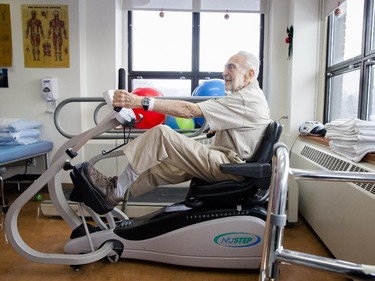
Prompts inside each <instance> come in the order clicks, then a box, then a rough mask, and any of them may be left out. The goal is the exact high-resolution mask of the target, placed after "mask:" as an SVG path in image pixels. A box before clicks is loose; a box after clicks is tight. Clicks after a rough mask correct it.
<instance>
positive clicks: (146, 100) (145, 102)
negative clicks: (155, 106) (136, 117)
mask: <svg viewBox="0 0 375 281" xmlns="http://www.w3.org/2000/svg"><path fill="white" fill-rule="evenodd" d="M141 104H142V107H143V110H144V111H147V110H148V107H149V105H150V99H149V98H143V99H142V101H141Z"/></svg>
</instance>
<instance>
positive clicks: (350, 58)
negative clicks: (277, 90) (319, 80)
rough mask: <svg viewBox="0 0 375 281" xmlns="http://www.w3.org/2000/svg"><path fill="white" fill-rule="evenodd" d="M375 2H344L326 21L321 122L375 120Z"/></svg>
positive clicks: (371, 0)
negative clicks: (324, 99) (322, 118)
mask: <svg viewBox="0 0 375 281" xmlns="http://www.w3.org/2000/svg"><path fill="white" fill-rule="evenodd" d="M374 2H375V0H357V1H348V0H347V1H345V2H344V3H343V4H341V5H340V7H339V8H340V9H341V13H335V12H333V13H332V14H331V15H329V18H328V55H327V72H326V74H327V76H326V77H327V78H326V105H325V116H324V119H325V120H324V121H325V122H330V121H332V120H335V119H340V118H349V119H350V118H355V117H357V118H360V119H363V120H370V121H375V100H374V95H375V92H374V91H375V90H374V79H375V76H374V71H375V69H374V64H375V40H374V36H375V23H374V12H375V8H374V6H375V5H374Z"/></svg>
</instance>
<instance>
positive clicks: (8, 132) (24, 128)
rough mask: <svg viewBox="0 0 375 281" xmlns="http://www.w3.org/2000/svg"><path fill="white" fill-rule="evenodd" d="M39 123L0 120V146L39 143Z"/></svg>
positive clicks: (9, 119) (25, 120)
mask: <svg viewBox="0 0 375 281" xmlns="http://www.w3.org/2000/svg"><path fill="white" fill-rule="evenodd" d="M41 126H42V123H41V122H39V121H34V120H28V119H22V118H0V145H20V144H30V143H34V142H38V141H41V139H40V135H41V132H40V130H39V127H41Z"/></svg>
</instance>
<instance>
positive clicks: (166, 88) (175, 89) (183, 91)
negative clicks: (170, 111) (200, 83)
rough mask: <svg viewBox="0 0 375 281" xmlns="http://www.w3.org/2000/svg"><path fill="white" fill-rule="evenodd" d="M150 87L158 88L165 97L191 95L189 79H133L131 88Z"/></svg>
mask: <svg viewBox="0 0 375 281" xmlns="http://www.w3.org/2000/svg"><path fill="white" fill-rule="evenodd" d="M141 87H151V88H155V89H158V90H159V91H160V92H162V93H163V94H164V96H166V97H171V96H181V97H189V96H190V95H191V90H190V88H191V80H189V79H133V80H132V89H136V88H141Z"/></svg>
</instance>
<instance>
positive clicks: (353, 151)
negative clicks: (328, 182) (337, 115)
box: [325, 118, 375, 162]
mask: <svg viewBox="0 0 375 281" xmlns="http://www.w3.org/2000/svg"><path fill="white" fill-rule="evenodd" d="M325 129H326V130H327V132H326V135H325V136H326V138H328V139H329V140H330V141H329V147H330V148H331V149H332V150H333V151H334V152H336V153H338V154H340V155H343V156H345V157H347V158H348V159H350V160H352V161H354V162H360V161H361V160H362V158H363V157H364V156H365V155H366V154H367V153H370V152H375V122H370V121H364V120H360V119H357V118H354V119H338V120H334V121H332V122H330V123H327V124H325Z"/></svg>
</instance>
